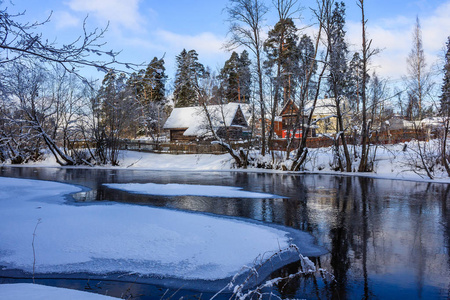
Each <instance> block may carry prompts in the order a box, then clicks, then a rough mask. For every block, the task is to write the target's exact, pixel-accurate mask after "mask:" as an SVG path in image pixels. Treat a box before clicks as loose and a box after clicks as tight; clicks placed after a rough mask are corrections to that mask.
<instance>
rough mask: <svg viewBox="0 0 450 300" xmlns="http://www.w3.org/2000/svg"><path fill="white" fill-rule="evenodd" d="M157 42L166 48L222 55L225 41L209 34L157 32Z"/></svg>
mask: <svg viewBox="0 0 450 300" xmlns="http://www.w3.org/2000/svg"><path fill="white" fill-rule="evenodd" d="M155 34H156V36H157V38H158V40H160V41H161V42H162V43H164V44H166V45H167V46H168V47H171V48H173V47H175V48H179V49H180V51H181V49H183V48H186V49H187V50H189V49H195V50H196V51H197V52H203V53H205V54H218V53H223V52H224V50H223V49H222V47H223V44H224V41H225V39H224V38H221V37H218V36H216V35H214V34H213V33H210V32H202V33H199V34H196V35H182V34H177V33H174V32H170V31H166V30H157V31H156V33H155Z"/></svg>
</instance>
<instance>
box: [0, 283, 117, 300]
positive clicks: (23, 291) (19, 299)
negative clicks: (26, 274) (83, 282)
mask: <svg viewBox="0 0 450 300" xmlns="http://www.w3.org/2000/svg"><path fill="white" fill-rule="evenodd" d="M0 298H1V299H5V300H6V299H11V300H61V299H64V300H114V299H117V298H113V297H108V296H103V295H99V294H94V293H87V292H81V291H76V290H70V289H63V288H56V287H51V286H45V285H39V284H29V283H15V284H0Z"/></svg>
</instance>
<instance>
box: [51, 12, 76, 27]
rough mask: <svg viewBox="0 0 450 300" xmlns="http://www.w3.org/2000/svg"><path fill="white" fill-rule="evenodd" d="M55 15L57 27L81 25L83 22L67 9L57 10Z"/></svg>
mask: <svg viewBox="0 0 450 300" xmlns="http://www.w3.org/2000/svg"><path fill="white" fill-rule="evenodd" d="M53 16H54V20H55V22H56V23H55V24H56V28H57V29H62V28H68V27H79V26H80V23H81V21H80V19H79V18H77V17H75V16H74V15H72V14H71V13H69V12H67V11H56V12H54V13H53Z"/></svg>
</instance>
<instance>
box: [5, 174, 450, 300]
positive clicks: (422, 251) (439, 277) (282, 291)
mask: <svg viewBox="0 0 450 300" xmlns="http://www.w3.org/2000/svg"><path fill="white" fill-rule="evenodd" d="M0 176H6V177H18V178H29V179H40V180H53V181H59V182H65V183H72V184H77V185H82V186H85V187H88V188H89V189H90V190H89V191H86V192H83V193H79V194H77V195H75V199H76V201H80V202H90V201H119V202H126V203H135V204H138V205H151V206H159V207H165V208H169V209H178V210H186V211H196V212H202V213H207V214H213V215H224V216H232V217H238V218H241V219H249V220H257V221H262V222H266V223H275V224H278V225H283V226H287V227H292V228H295V229H299V230H303V231H306V232H309V233H310V234H312V235H313V236H314V237H315V238H316V239H317V243H318V244H319V245H321V246H324V247H325V248H326V249H328V251H329V253H327V254H325V255H323V256H320V257H312V258H311V260H313V261H314V262H315V263H316V265H317V266H318V267H320V268H322V269H324V270H326V272H325V273H329V274H332V275H333V276H334V279H332V278H330V277H329V276H325V275H324V276H321V275H320V274H318V275H316V276H307V277H302V278H297V279H294V280H290V281H286V282H283V283H282V284H280V285H278V286H277V287H276V288H275V291H274V292H275V293H276V294H277V295H279V296H281V297H290V298H293V297H295V298H306V299H317V298H320V299H357V298H359V299H369V298H372V299H377V298H378V299H449V298H450V249H449V248H450V200H449V198H450V185H447V184H432V183H423V182H408V181H400V180H384V179H371V178H365V177H349V176H331V175H298V174H278V173H277V174H272V173H270V174H267V173H244V172H176V171H142V170H123V169H70V168H33V167H26V168H23V167H0ZM130 182H133V183H147V182H152V183H162V184H164V183H179V184H201V185H224V186H237V187H242V188H243V189H244V190H248V191H254V192H264V193H270V194H276V195H281V196H283V197H284V198H282V199H281V198H280V199H236V198H209V197H195V196H178V197H161V196H157V197H156V196H148V195H137V194H130V193H127V192H122V191H117V190H112V189H108V188H107V187H105V186H103V184H104V183H130ZM297 269H298V265H297V264H296V263H294V264H291V265H288V266H286V267H284V268H282V269H281V270H277V271H276V272H274V274H272V277H275V276H279V275H282V274H283V275H286V274H289V273H293V272H296V270H297ZM29 281H30V279H29V278H28V279H27V278H19V279H18V278H15V279H14V278H9V277H4V276H2V273H1V271H0V282H1V283H7V282H29ZM38 282H39V281H38ZM41 283H44V284H49V285H56V286H64V287H71V288H76V289H81V290H84V289H92V290H95V291H97V292H99V293H102V291H105V290H106V289H107V290H108V294H109V295H112V296H118V297H120V296H122V295H123V294H124V293H129V294H130V295H132V297H133V298H132V299H161V297H162V296H163V295H164V293H165V297H167V298H168V297H169V296H170V295H172V294H175V295H174V297H173V298H180V297H181V296H185V297H195V295H202V297H203V298H205V299H206V298H207V297H208V296H209V295H208V294H202V293H201V291H187V290H179V291H177V290H175V291H166V290H165V289H164V288H161V287H158V286H152V285H145V284H137V283H136V284H132V283H129V282H99V281H92V282H91V281H87V279H85V278H78V279H64V278H63V276H62V278H53V279H45V280H41ZM171 293H172V294H171ZM168 295H169V296H168Z"/></svg>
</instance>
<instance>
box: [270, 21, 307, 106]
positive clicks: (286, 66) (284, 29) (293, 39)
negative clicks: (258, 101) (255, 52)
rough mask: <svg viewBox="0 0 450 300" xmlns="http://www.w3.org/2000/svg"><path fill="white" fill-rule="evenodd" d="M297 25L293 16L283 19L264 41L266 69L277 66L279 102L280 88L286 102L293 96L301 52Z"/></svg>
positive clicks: (276, 85)
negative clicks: (295, 74)
mask: <svg viewBox="0 0 450 300" xmlns="http://www.w3.org/2000/svg"><path fill="white" fill-rule="evenodd" d="M296 32H297V27H296V26H295V24H294V22H293V20H292V19H291V18H287V19H281V20H280V21H278V23H277V24H275V26H274V28H273V29H272V30H271V31H269V37H268V38H267V40H266V42H265V43H264V51H265V52H266V53H267V61H265V63H264V67H265V68H266V69H271V68H273V67H275V69H276V71H275V72H276V75H275V78H274V88H275V91H274V92H275V96H274V102H275V103H278V100H279V99H280V98H281V97H279V94H280V92H281V91H280V90H281V89H282V90H283V92H282V93H281V94H282V100H283V103H286V102H287V101H288V100H289V98H290V97H291V96H292V94H293V93H292V90H293V86H294V80H293V74H294V73H295V71H296V66H297V65H298V60H299V52H298V47H297V42H298V36H297V34H296Z"/></svg>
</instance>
